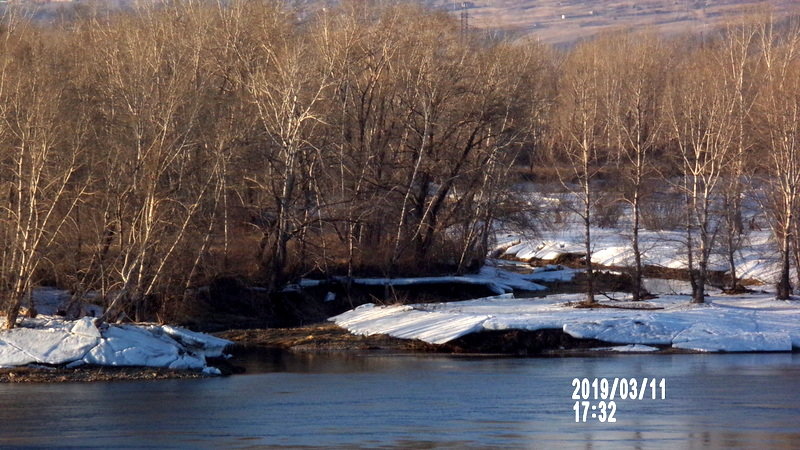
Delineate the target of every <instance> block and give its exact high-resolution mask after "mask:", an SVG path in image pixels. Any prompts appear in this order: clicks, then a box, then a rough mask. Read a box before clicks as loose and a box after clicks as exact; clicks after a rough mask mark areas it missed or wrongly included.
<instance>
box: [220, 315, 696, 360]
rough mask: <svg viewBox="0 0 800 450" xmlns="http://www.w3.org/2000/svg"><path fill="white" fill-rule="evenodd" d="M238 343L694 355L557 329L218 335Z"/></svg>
mask: <svg viewBox="0 0 800 450" xmlns="http://www.w3.org/2000/svg"><path fill="white" fill-rule="evenodd" d="M215 335H216V336H217V337H220V338H223V339H226V340H230V341H232V342H234V346H233V347H232V348H231V352H232V353H234V354H235V353H237V351H241V352H247V351H250V350H258V349H268V350H281V351H288V352H296V353H388V354H415V353H416V354H419V353H438V354H452V355H496V356H586V355H594V356H597V355H601V354H618V353H619V352H628V353H651V352H661V353H693V352H691V351H689V350H675V349H672V348H667V347H664V346H662V347H657V346H638V347H634V346H628V347H626V346H620V345H618V344H613V343H610V342H604V341H600V340H597V339H579V338H575V337H572V336H570V335H569V334H567V333H565V332H563V331H562V330H558V329H543V330H535V331H529V330H500V331H484V332H480V333H472V334H468V335H465V336H463V337H461V338H458V339H455V340H453V341H450V342H447V343H444V344H431V343H428V342H424V341H421V340H419V339H401V338H396V337H392V336H389V335H386V334H373V335H368V336H364V335H355V334H352V333H350V332H349V331H348V330H346V329H344V328H342V327H340V326H338V325H336V324H334V323H331V322H326V323H317V324H312V325H305V326H300V327H294V328H273V329H252V330H229V331H224V332H220V333H216V334H215Z"/></svg>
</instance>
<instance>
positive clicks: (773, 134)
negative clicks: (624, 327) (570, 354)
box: [549, 15, 800, 303]
mask: <svg viewBox="0 0 800 450" xmlns="http://www.w3.org/2000/svg"><path fill="white" fill-rule="evenodd" d="M799 38H800V24H798V22H797V21H796V20H791V19H789V20H782V21H776V20H774V19H773V18H772V17H769V16H767V15H765V16H760V17H756V18H753V19H752V20H749V21H745V22H742V23H738V24H731V25H728V26H726V27H723V28H721V29H720V30H719V31H718V32H717V33H715V34H714V35H712V36H706V37H705V38H704V39H702V40H697V39H693V38H691V37H688V38H675V39H672V40H665V39H663V38H656V37H653V36H649V35H646V34H645V35H633V34H630V33H614V34H610V35H605V36H601V37H599V38H596V39H594V40H591V41H587V42H583V43H580V44H578V45H577V46H576V48H575V49H574V50H572V51H570V52H569V53H568V55H567V56H566V59H565V61H564V63H563V65H561V66H560V67H561V71H560V74H559V77H558V78H559V80H561V82H560V84H559V89H558V92H557V93H556V97H555V98H556V100H557V102H556V107H555V110H554V113H553V120H552V122H551V123H552V133H551V134H552V151H551V152H550V154H549V156H550V158H552V159H553V160H554V161H555V162H556V164H557V165H558V164H560V165H561V167H562V170H561V171H560V173H559V176H560V179H561V180H562V181H565V182H564V184H565V186H567V187H570V188H571V189H573V190H574V191H575V193H576V194H577V197H578V198H579V199H580V200H581V205H582V207H581V208H580V211H579V215H580V217H581V218H582V219H583V222H584V225H585V227H584V228H585V237H586V253H587V255H589V257H587V258H586V265H587V272H588V277H589V279H590V281H589V294H588V297H587V301H588V302H590V303H591V302H593V301H594V298H593V291H592V283H591V278H592V267H591V251H592V248H593V246H592V242H591V234H590V223H592V221H593V219H592V218H591V215H592V214H593V210H594V208H593V206H594V205H595V204H596V203H597V200H596V199H595V197H596V196H597V194H598V193H599V192H603V191H606V192H607V191H608V190H609V189H608V187H598V185H599V183H597V182H593V179H594V178H596V177H597V176H598V175H602V176H604V177H606V178H615V179H617V191H618V193H619V201H623V202H625V203H627V204H629V205H630V211H631V216H632V217H631V221H630V222H631V224H632V225H631V228H632V229H631V233H630V234H631V236H632V239H631V240H632V250H633V255H634V261H635V263H634V266H635V267H633V268H632V275H633V279H634V288H633V296H634V299H638V298H639V297H640V295H641V293H642V288H641V279H642V262H641V261H642V249H641V248H640V243H639V230H640V227H641V211H642V205H643V203H644V202H647V201H648V199H647V192H648V185H651V186H652V185H653V184H655V185H657V186H659V188H660V189H673V190H675V191H676V192H680V193H681V194H682V196H683V198H684V200H685V206H684V213H683V224H684V228H685V239H684V243H685V247H686V256H687V262H688V272H689V277H690V281H691V284H692V290H693V296H692V297H693V302H696V303H702V302H703V298H704V296H705V291H704V286H705V285H706V283H707V281H708V279H709V264H710V259H711V256H712V254H713V253H715V252H717V253H721V254H723V255H725V257H726V260H727V261H728V265H729V278H730V280H729V283H730V285H729V287H730V288H731V289H737V288H739V284H738V283H739V280H738V278H737V271H736V263H735V260H736V258H735V254H736V252H737V251H738V250H739V249H740V248H741V246H742V245H743V235H744V233H745V231H746V230H745V229H744V223H743V214H744V213H743V202H744V201H745V199H751V200H756V199H758V200H759V203H760V204H761V206H762V207H763V208H762V211H763V212H764V213H765V215H766V216H767V217H769V219H770V220H769V222H770V224H771V226H772V229H773V234H774V237H775V239H776V243H777V244H778V245H777V248H779V251H780V253H781V261H782V270H781V275H780V281H779V283H778V297H779V298H782V299H786V298H789V295H790V293H791V285H790V260H791V257H792V254H793V253H792V252H793V251H794V252H795V255H796V254H797V253H796V252H797V248H798V245H797V244H798V236H797V218H798V215H797V212H798V211H797V208H798V206H800V205H798V188H800V184H799V183H800V178H798V175H800V173H798V166H797V164H798V162H800V160H798V156H800V153H798V148H797V147H796V146H797V143H798V141H797V137H798V135H797V130H798V120H797V119H798V118H800V117H799V116H798V115H797V113H798V112H800V111H798V107H800V103H799V102H798V92H799V91H798V87H800V86H798V84H797V83H798V81H800V59H798V56H800V54H798V50H800V46H798V44H800V41H798V39H799ZM576 186H578V187H579V188H577V189H576V188H575V187H576ZM593 186H594V187H593ZM649 189H652V187H651V188H649ZM612 190H613V189H612Z"/></svg>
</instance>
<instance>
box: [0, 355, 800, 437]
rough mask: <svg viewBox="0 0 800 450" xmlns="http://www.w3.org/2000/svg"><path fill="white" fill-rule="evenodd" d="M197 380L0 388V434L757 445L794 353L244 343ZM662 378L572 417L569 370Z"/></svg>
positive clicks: (796, 396) (781, 415) (786, 393)
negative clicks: (607, 410) (562, 354)
mask: <svg viewBox="0 0 800 450" xmlns="http://www.w3.org/2000/svg"><path fill="white" fill-rule="evenodd" d="M239 363H240V364H243V365H245V366H247V369H248V375H240V376H233V377H228V378H218V379H207V380H170V381H157V382H116V383H95V384H80V383H66V384H58V385H2V386H0V404H2V405H3V407H2V408H0V445H2V446H15V445H30V446H41V445H57V446H95V447H108V446H120V445H128V446H135V447H147V446H149V447H172V446H200V447H252V446H275V447H286V446H292V445H299V446H311V445H325V446H340V447H349V446H386V445H388V446H403V447H430V446H437V447H442V446H443V447H467V446H473V447H482V446H511V447H552V446H553V445H555V444H556V443H562V444H563V445H565V446H566V447H578V448H599V447H610V446H620V445H622V446H625V447H639V448H653V447H657V448H662V447H697V448H701V447H709V446H711V447H740V448H744V447H750V448H752V447H764V446H765V445H770V446H789V445H790V444H791V443H793V442H794V443H796V442H798V440H800V421H798V418H799V417H800V402H798V400H800V392H798V389H797V386H798V381H797V380H799V379H800V355H795V354H744V355H731V354H729V355H620V356H610V357H597V358H526V359H522V358H470V357H447V356H381V355H292V354H286V353H279V352H264V353H259V354H255V355H249V356H247V357H243V358H241V359H240V361H239ZM644 376H647V377H658V378H661V377H664V378H666V380H667V399H666V400H643V401H632V400H625V401H618V402H617V414H616V417H617V422H616V423H614V424H604V423H597V422H594V421H591V420H590V421H589V423H575V420H574V412H573V410H572V406H573V403H574V400H572V399H571V395H572V386H571V381H572V378H573V377H581V378H582V377H588V378H594V377H606V378H613V377H644Z"/></svg>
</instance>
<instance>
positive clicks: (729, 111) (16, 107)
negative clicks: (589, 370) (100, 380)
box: [0, 1, 800, 326]
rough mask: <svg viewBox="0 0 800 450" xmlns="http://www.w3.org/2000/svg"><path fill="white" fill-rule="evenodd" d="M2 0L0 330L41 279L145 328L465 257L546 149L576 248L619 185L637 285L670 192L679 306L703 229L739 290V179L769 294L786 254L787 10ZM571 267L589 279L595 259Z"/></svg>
mask: <svg viewBox="0 0 800 450" xmlns="http://www.w3.org/2000/svg"><path fill="white" fill-rule="evenodd" d="M9 11H10V12H7V13H6V17H5V18H4V21H3V24H2V28H0V46H2V49H0V146H2V152H0V298H2V299H3V303H4V310H5V312H6V314H7V316H8V319H9V320H8V324H9V326H13V325H14V323H15V320H16V318H17V315H18V314H19V311H20V305H22V304H23V303H24V302H26V301H27V302H29V303H30V296H31V291H32V289H33V288H34V287H35V286H37V285H40V284H43V283H49V284H56V285H59V286H62V287H66V288H68V289H69V290H70V291H71V292H73V294H74V298H75V299H76V300H77V299H81V298H84V297H86V296H87V295H88V296H95V297H96V298H98V299H99V301H101V302H102V303H103V305H104V306H105V307H106V316H107V317H106V318H108V319H112V318H117V317H120V316H122V315H127V316H128V317H131V318H133V319H144V318H156V319H162V320H163V319H167V318H169V317H171V316H174V315H175V314H177V313H178V312H179V311H180V310H181V308H182V307H183V305H184V304H185V302H187V301H189V300H191V298H192V296H193V295H194V293H195V292H196V290H197V288H198V287H199V286H202V285H204V284H206V283H208V282H209V280H211V279H213V278H214V277H217V276H242V277H248V278H250V279H253V280H255V281H256V282H259V283H262V284H263V285H264V286H266V287H267V288H269V289H270V290H276V289H280V288H281V287H282V286H284V285H285V284H286V283H287V282H289V281H291V280H292V279H295V278H296V277H298V276H301V275H304V274H316V275H323V276H324V275H331V274H340V275H346V276H353V275H355V274H359V273H370V274H381V275H384V276H394V275H398V274H404V273H416V272H427V271H431V270H447V271H452V272H458V273H463V272H465V271H467V270H470V269H471V268H473V267H475V266H476V265H479V264H481V262H482V260H483V258H484V257H485V255H486V254H487V250H488V249H489V248H490V245H491V238H492V233H493V229H494V224H495V223H496V221H498V220H506V221H509V220H511V218H513V217H517V215H518V213H520V211H524V209H525V208H526V206H525V203H524V202H521V201H520V197H519V196H518V195H517V193H516V192H515V190H514V189H513V185H514V183H515V182H516V181H517V180H519V178H518V177H517V174H518V173H519V172H520V171H521V170H523V169H522V166H521V162H522V161H523V160H524V159H525V158H527V161H528V162H531V163H532V164H534V165H535V164H536V161H541V159H539V158H540V157H542V156H547V157H548V158H551V160H550V162H549V163H548V164H550V163H553V164H554V165H555V166H556V167H557V168H559V170H558V171H559V175H560V176H561V178H562V179H563V180H565V183H564V184H565V185H568V186H570V187H571V188H572V189H574V191H575V193H576V194H577V196H578V198H579V199H580V200H581V202H582V203H581V204H582V207H581V208H580V216H581V217H582V219H583V223H584V229H585V232H586V252H587V255H590V254H591V251H592V248H593V247H592V241H591V234H590V233H591V225H592V223H593V222H594V218H593V214H594V213H593V210H594V207H595V204H596V202H597V198H598V195H597V180H598V179H608V177H610V176H613V177H616V179H618V182H617V183H616V184H617V185H618V186H619V187H620V189H619V190H618V193H619V199H618V200H619V201H622V202H625V203H627V204H629V205H630V207H631V211H632V218H633V220H632V221H631V224H632V225H631V235H632V248H633V252H634V254H635V268H634V270H633V275H634V281H635V288H634V296H635V298H639V296H640V295H641V293H642V292H643V289H642V286H641V279H642V273H643V268H642V262H641V260H642V258H641V256H642V252H643V250H642V249H641V248H640V244H639V240H638V235H639V230H640V228H641V218H642V211H643V205H644V204H645V203H646V202H647V201H648V199H647V195H648V189H650V185H651V183H650V181H649V180H652V179H653V178H654V177H656V176H657V177H658V178H659V179H661V180H664V181H666V182H668V183H670V185H671V186H673V187H674V188H675V189H679V190H680V192H682V193H683V194H684V197H685V199H686V202H685V213H684V215H685V219H686V220H685V225H686V226H685V229H686V242H687V251H688V254H689V255H690V258H689V269H690V273H691V274H692V283H693V286H695V296H694V298H695V301H702V297H703V286H704V284H705V283H704V280H705V278H706V272H707V270H708V261H709V255H710V254H711V251H712V248H714V247H715V246H717V245H718V241H719V239H718V237H719V236H724V237H725V239H724V241H725V242H726V245H727V247H728V249H729V253H730V255H731V258H730V260H731V268H732V270H733V273H734V284H735V282H736V279H735V265H734V263H733V260H734V258H733V256H732V255H733V254H734V252H735V251H736V249H737V248H738V245H740V244H741V235H742V233H743V225H742V215H741V214H742V213H741V208H742V206H741V203H742V198H743V196H744V195H745V194H746V193H749V192H750V191H752V190H758V194H759V195H757V196H756V197H758V198H759V199H760V200H761V203H762V204H763V205H764V206H765V208H766V210H767V211H768V213H769V215H770V218H771V219H772V220H771V223H772V224H773V228H774V231H775V236H776V238H777V241H778V242H779V243H780V249H781V254H782V260H783V262H784V265H785V271H784V274H783V276H782V278H781V280H783V281H782V282H781V286H782V288H781V290H780V291H779V293H780V296H781V297H782V298H785V297H788V295H789V292H790V280H789V275H788V274H789V268H790V262H791V257H792V255H794V256H795V257H800V250H798V249H800V246H798V245H796V244H795V240H796V237H797V223H796V222H797V217H798V216H797V211H796V210H797V208H798V207H800V202H799V201H798V200H799V199H798V196H800V192H798V184H799V183H800V152H798V149H797V148H796V141H797V137H798V132H800V126H798V120H797V119H798V116H799V115H800V78H798V60H797V58H798V51H799V50H800V31H798V28H797V26H796V24H794V23H790V22H786V23H780V24H776V23H774V22H773V21H771V20H768V19H764V20H761V21H754V22H752V23H748V24H742V25H736V26H733V25H732V26H730V27H728V28H726V29H724V30H722V31H721V32H720V33H719V34H718V36H715V37H713V38H708V39H706V40H704V41H703V42H699V41H696V40H692V39H686V40H682V39H673V40H670V41H666V40H664V39H660V38H657V37H655V36H649V35H634V34H629V33H616V34H612V35H607V36H603V37H599V38H597V39H594V40H591V41H586V42H583V43H580V44H578V45H576V46H575V47H574V48H573V49H570V50H568V51H564V52H559V51H555V50H553V49H549V48H547V47H546V46H544V45H541V44H538V43H530V42H509V41H505V40H501V39H497V38H495V37H492V36H491V35H481V34H478V33H475V32H471V33H465V32H464V31H463V30H461V29H460V27H459V26H458V24H457V23H456V22H455V21H454V20H452V18H451V17H449V16H447V15H446V14H444V13H437V12H431V11H429V10H425V9H422V8H418V7H413V6H409V5H406V4H401V5H388V6H387V5H381V6H375V5H371V4H370V2H355V1H354V2H342V4H341V5H340V6H338V7H337V8H335V9H330V10H328V9H322V10H320V11H318V12H317V13H314V14H303V15H298V14H296V12H294V11H292V10H289V9H284V8H282V7H281V6H280V5H276V4H270V3H258V4H256V3H253V2H226V3H220V4H206V3H203V2H185V3H179V4H173V5H169V6H163V5H162V6H158V7H147V8H143V9H137V10H135V11H130V12H119V13H114V14H107V13H100V12H95V13H91V12H88V10H87V11H83V12H82V14H81V15H82V16H83V17H80V18H70V20H68V21H65V22H64V23H60V24H55V25H54V24H48V25H41V24H34V23H31V22H30V21H28V20H26V19H25V17H24V16H19V15H15V14H13V10H9ZM545 150H549V151H545ZM532 154H533V156H531V155H532ZM562 169H563V170H562ZM756 179H757V180H759V183H758V185H757V186H755V185H752V184H750V182H751V181H752V180H756ZM576 186H577V187H576ZM720 205H724V207H721V206H720ZM723 211H724V213H723ZM587 269H588V270H589V279H590V280H591V279H592V276H591V273H592V267H591V258H590V257H587ZM592 293H593V289H592V288H591V282H590V300H591V299H592V297H591V296H592ZM79 303H80V302H77V301H76V302H75V304H76V305H78V304H79ZM32 306H34V307H35V305H32Z"/></svg>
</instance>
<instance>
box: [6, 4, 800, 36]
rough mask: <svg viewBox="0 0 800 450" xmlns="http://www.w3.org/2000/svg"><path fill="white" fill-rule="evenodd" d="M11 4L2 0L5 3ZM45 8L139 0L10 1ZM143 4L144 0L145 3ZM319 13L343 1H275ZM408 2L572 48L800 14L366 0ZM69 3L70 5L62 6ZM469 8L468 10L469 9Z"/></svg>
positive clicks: (785, 7) (744, 8)
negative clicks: (610, 34)
mask: <svg viewBox="0 0 800 450" xmlns="http://www.w3.org/2000/svg"><path fill="white" fill-rule="evenodd" d="M7 1H8V0H0V5H2V4H3V3H6V2H7ZM10 1H11V3H28V4H39V5H40V8H42V9H41V11H40V12H41V13H43V14H44V15H49V14H48V13H50V14H52V13H53V12H54V11H56V9H54V8H58V10H61V11H63V8H64V7H65V6H66V5H80V4H89V3H92V2H94V3H102V4H105V5H111V7H112V8H114V7H119V6H121V5H126V4H127V5H129V4H131V3H133V2H134V1H135V0H10ZM140 1H141V0H140ZM275 1H281V2H283V3H284V4H286V5H287V6H293V7H298V8H301V9H305V10H306V11H307V12H308V11H309V10H315V9H318V8H320V7H321V6H324V5H330V4H335V3H337V0H275ZM362 1H365V2H374V3H377V2H392V1H401V2H402V1H406V2H411V3H421V4H424V5H427V6H429V7H433V8H439V9H444V10H447V11H452V13H453V14H454V15H455V16H457V17H461V16H462V14H463V12H464V11H466V15H467V23H468V25H469V26H470V27H474V28H483V29H494V30H501V31H505V32H510V33H515V34H524V35H532V36H536V37H537V38H538V39H541V40H542V41H544V42H549V43H552V44H569V43H571V42H574V41H576V40H578V39H581V38H584V37H588V36H592V35H594V34H597V33H598V32H601V31H603V30H609V29H614V28H632V29H641V28H645V27H649V28H652V29H654V30H657V31H660V32H662V33H665V34H674V33H681V32H687V31H690V32H691V31H694V32H703V31H704V30H710V29H712V28H713V27H714V26H716V25H719V24H721V23H724V22H725V21H729V20H733V19H736V18H737V17H741V16H743V15H745V14H749V13H752V12H755V11H765V10H772V11H773V12H775V13H776V14H778V15H789V14H800V0H760V1H759V0H472V1H466V2H465V1H461V0H459V1H456V0H362ZM56 2H58V3H56ZM62 2H67V3H62ZM464 5H466V8H464Z"/></svg>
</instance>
